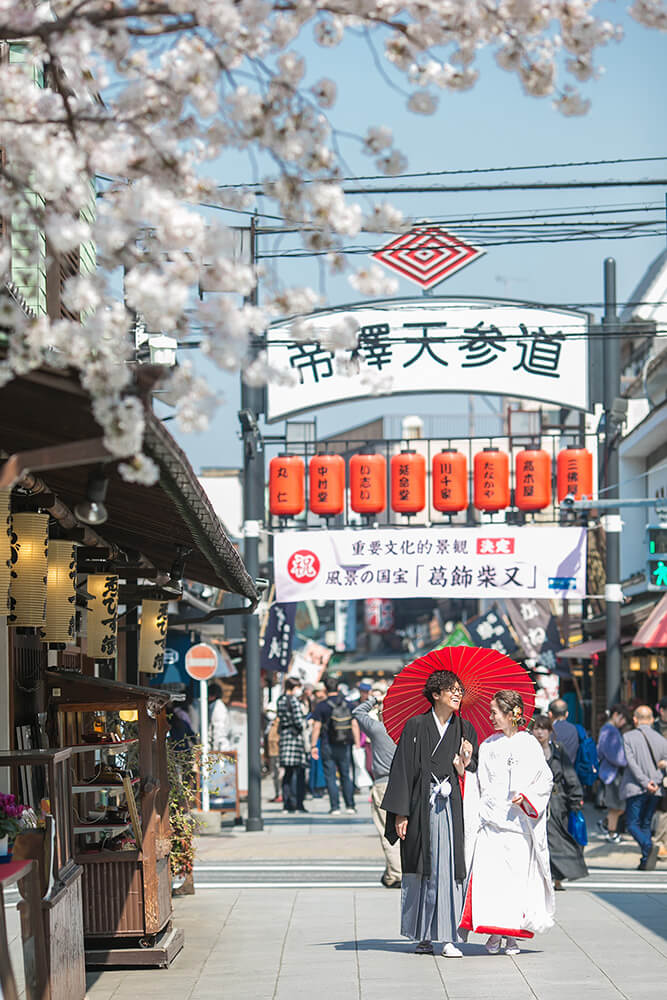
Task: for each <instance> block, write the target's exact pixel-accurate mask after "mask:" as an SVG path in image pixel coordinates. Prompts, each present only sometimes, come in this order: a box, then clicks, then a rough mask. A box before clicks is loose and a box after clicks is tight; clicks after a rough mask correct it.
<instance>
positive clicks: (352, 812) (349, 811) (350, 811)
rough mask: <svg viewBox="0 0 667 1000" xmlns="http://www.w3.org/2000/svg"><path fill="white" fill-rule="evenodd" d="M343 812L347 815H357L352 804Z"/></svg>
mask: <svg viewBox="0 0 667 1000" xmlns="http://www.w3.org/2000/svg"><path fill="white" fill-rule="evenodd" d="M345 812H346V813H347V815H348V816H356V815H357V810H356V809H354V808H353V807H352V806H351V807H350V808H349V809H346V810H345Z"/></svg>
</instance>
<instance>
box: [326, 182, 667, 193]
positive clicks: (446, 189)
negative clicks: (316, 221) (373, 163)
mask: <svg viewBox="0 0 667 1000" xmlns="http://www.w3.org/2000/svg"><path fill="white" fill-rule="evenodd" d="M666 186H667V180H666V179H665V178H658V179H655V178H654V179H651V180H641V181H561V182H559V181H530V182H526V183H524V184H432V185H405V186H401V187H396V186H395V185H391V186H389V185H386V186H382V185H380V186H373V187H355V188H343V193H344V194H464V193H465V192H480V191H561V190H574V189H579V188H619V187H666Z"/></svg>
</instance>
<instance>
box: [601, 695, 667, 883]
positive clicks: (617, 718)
mask: <svg viewBox="0 0 667 1000" xmlns="http://www.w3.org/2000/svg"><path fill="white" fill-rule="evenodd" d="M657 708H658V717H657V719H656V718H655V716H654V713H653V710H652V709H651V708H650V707H649V706H648V705H637V706H636V707H635V708H634V709H632V710H631V709H630V708H629V707H628V706H627V705H621V704H619V705H614V706H613V708H612V709H611V712H610V714H609V719H608V721H607V722H606V723H605V724H604V725H603V726H602V728H601V729H600V735H599V738H598V746H597V749H598V757H599V761H600V781H601V782H602V785H603V789H604V805H605V807H606V809H607V815H606V817H605V819H604V820H600V822H599V827H600V831H601V832H602V833H603V834H604V835H605V836H606V838H607V840H608V841H610V842H611V843H619V842H620V839H621V837H620V830H621V826H622V827H623V828H624V829H625V830H626V831H627V832H628V833H629V834H631V835H632V837H634V839H635V840H636V841H637V843H638V845H639V848H640V850H641V860H640V862H639V866H638V867H639V869H640V870H641V871H652V870H653V869H654V868H655V866H656V862H657V860H658V858H667V787H666V785H665V781H667V779H666V778H665V769H666V768H667V697H664V698H661V699H660V701H659V703H658V706H657ZM653 825H655V833H654V835H652V827H653Z"/></svg>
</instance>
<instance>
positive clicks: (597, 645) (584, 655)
mask: <svg viewBox="0 0 667 1000" xmlns="http://www.w3.org/2000/svg"><path fill="white" fill-rule="evenodd" d="M606 648H607V643H606V642H605V641H604V639H589V640H588V641H587V642H580V643H579V645H578V646H568V647H567V649H559V650H558V652H557V653H556V656H557V657H558V659H559V660H591V659H592V658H593V657H594V656H595V655H596V654H597V653H604V651H605V649H606Z"/></svg>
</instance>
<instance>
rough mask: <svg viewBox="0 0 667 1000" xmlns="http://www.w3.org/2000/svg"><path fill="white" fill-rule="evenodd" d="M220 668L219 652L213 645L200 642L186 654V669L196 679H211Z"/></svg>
mask: <svg viewBox="0 0 667 1000" xmlns="http://www.w3.org/2000/svg"><path fill="white" fill-rule="evenodd" d="M217 668H218V654H217V653H216V651H215V650H214V649H213V647H212V646H208V645H207V644H206V643H205V642H199V643H197V645H196V646H190V648H189V650H188V651H187V653H186V654H185V670H186V673H187V674H189V675H190V677H194V679H195V680H196V681H209V680H210V679H211V677H213V675H214V674H215V671H216V670H217Z"/></svg>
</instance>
